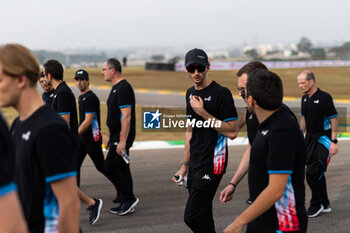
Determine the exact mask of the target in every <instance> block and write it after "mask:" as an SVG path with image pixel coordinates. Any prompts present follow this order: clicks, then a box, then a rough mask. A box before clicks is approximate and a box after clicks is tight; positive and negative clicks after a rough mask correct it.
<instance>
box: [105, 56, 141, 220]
mask: <svg viewBox="0 0 350 233" xmlns="http://www.w3.org/2000/svg"><path fill="white" fill-rule="evenodd" d="M102 74H103V76H104V80H105V81H108V82H111V83H112V85H113V87H112V90H111V92H110V93H109V96H108V100H107V108H108V113H107V126H108V129H109V137H108V138H107V141H106V143H105V145H106V148H107V149H109V151H108V154H107V158H106V161H105V173H106V175H107V176H108V177H109V179H110V180H111V181H112V183H113V184H114V186H115V188H116V190H117V192H118V196H117V198H116V200H114V202H120V205H119V206H118V207H115V208H111V209H110V210H109V212H110V213H112V214H118V215H125V214H128V213H131V212H133V211H134V207H135V206H136V205H137V203H138V202H139V199H138V198H136V197H135V195H134V191H133V182H132V176H131V172H130V166H129V164H128V163H126V162H125V161H124V159H123V157H122V156H123V153H126V154H128V155H129V149H130V147H131V146H132V144H133V142H134V139H135V95H134V90H133V88H132V86H131V85H130V84H129V83H128V81H126V80H125V79H124V77H123V76H122V68H121V64H120V62H119V61H118V60H117V59H115V58H111V59H108V60H107V61H105V63H104V64H103V68H102Z"/></svg>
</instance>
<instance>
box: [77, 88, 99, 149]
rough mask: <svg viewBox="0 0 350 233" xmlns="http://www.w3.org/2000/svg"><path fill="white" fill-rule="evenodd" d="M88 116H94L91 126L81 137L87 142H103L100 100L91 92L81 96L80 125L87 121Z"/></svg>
mask: <svg viewBox="0 0 350 233" xmlns="http://www.w3.org/2000/svg"><path fill="white" fill-rule="evenodd" d="M86 114H94V118H93V120H92V124H91V126H90V127H89V128H88V129H87V130H86V131H85V132H84V133H82V134H81V135H80V139H81V140H83V141H85V142H98V141H101V139H102V138H101V120H100V100H99V99H98V97H97V96H96V95H95V93H93V92H92V91H91V90H90V91H88V92H86V93H85V94H84V95H80V96H79V119H80V124H79V125H81V123H83V121H84V120H85V116H86Z"/></svg>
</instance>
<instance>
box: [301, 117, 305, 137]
mask: <svg viewBox="0 0 350 233" xmlns="http://www.w3.org/2000/svg"><path fill="white" fill-rule="evenodd" d="M300 130H301V132H302V133H305V130H306V121H305V117H304V116H301V118H300Z"/></svg>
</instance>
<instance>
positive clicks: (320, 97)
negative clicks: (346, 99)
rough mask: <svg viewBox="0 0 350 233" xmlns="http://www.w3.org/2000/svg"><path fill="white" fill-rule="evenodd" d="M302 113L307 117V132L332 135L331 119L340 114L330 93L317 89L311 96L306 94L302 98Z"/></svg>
mask: <svg viewBox="0 0 350 233" xmlns="http://www.w3.org/2000/svg"><path fill="white" fill-rule="evenodd" d="M301 114H302V116H304V117H305V122H306V132H307V133H309V134H314V135H318V136H323V135H326V136H328V137H329V138H330V137H331V131H332V130H331V122H330V119H331V118H334V117H336V116H338V113H337V110H336V109H335V107H334V103H333V99H332V96H331V95H330V94H328V93H327V92H324V91H322V90H320V89H317V91H316V92H315V93H314V94H313V95H312V96H311V97H310V98H309V96H308V95H307V94H306V95H304V96H303V98H302V99H301Z"/></svg>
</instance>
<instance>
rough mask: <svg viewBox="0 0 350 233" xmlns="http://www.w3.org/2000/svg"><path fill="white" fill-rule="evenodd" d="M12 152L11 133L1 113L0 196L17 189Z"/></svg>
mask: <svg viewBox="0 0 350 233" xmlns="http://www.w3.org/2000/svg"><path fill="white" fill-rule="evenodd" d="M12 152H13V151H12V144H11V140H10V134H9V131H8V128H7V125H6V122H5V120H4V119H3V118H2V115H1V114H0V198H1V197H3V196H5V195H7V194H9V193H11V192H13V191H15V190H16V185H15V183H14V182H13V165H14V163H13V162H14V161H13V158H14V157H13V153H12ZM3 211H5V210H3Z"/></svg>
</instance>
